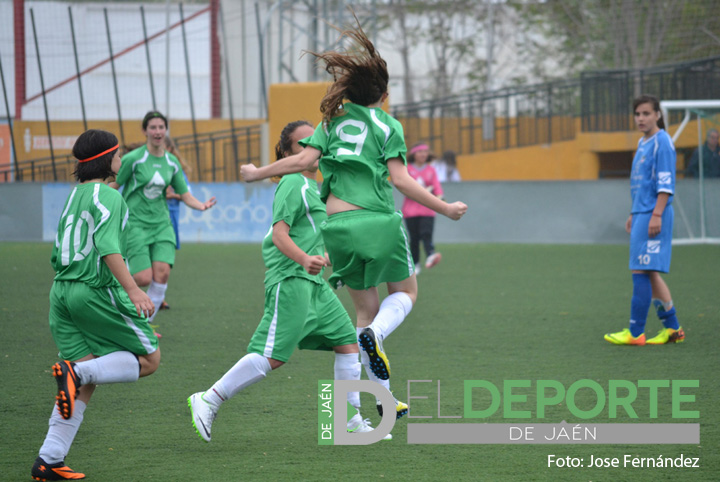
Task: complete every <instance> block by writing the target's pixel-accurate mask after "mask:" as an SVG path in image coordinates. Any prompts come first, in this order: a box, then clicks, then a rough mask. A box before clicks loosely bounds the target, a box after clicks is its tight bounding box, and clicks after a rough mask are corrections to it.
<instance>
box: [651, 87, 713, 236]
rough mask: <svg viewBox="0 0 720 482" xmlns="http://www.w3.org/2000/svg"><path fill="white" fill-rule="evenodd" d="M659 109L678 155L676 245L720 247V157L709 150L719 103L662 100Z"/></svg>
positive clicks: (674, 202)
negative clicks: (711, 245) (713, 245)
mask: <svg viewBox="0 0 720 482" xmlns="http://www.w3.org/2000/svg"><path fill="white" fill-rule="evenodd" d="M660 109H661V110H662V111H663V116H664V118H665V122H666V124H667V125H668V133H669V134H670V135H671V136H672V139H673V142H674V143H675V149H676V151H677V153H678V164H677V179H676V186H675V195H674V197H673V206H674V208H675V225H674V230H673V243H675V244H703V243H707V244H720V158H719V157H718V155H717V150H718V147H717V146H715V148H714V151H715V153H713V150H711V149H710V147H712V145H713V138H714V137H715V134H717V133H718V131H720V100H670V101H662V102H660ZM678 120H680V124H679V125H677V124H675V125H677V128H674V126H671V125H670V124H671V122H675V121H678ZM669 121H670V122H669ZM706 142H707V144H706Z"/></svg>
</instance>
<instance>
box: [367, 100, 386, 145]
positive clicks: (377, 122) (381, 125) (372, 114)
mask: <svg viewBox="0 0 720 482" xmlns="http://www.w3.org/2000/svg"><path fill="white" fill-rule="evenodd" d="M370 117H372V120H373V122H374V123H375V125H376V126H378V127H379V128H380V129H382V131H383V132H384V133H385V142H384V143H383V151H384V150H385V145H386V144H387V141H388V139H389V138H390V126H388V125H387V124H385V123H383V122H381V121H380V119H378V117H377V113H376V112H375V109H371V110H370Z"/></svg>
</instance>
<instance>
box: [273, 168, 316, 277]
mask: <svg viewBox="0 0 720 482" xmlns="http://www.w3.org/2000/svg"><path fill="white" fill-rule="evenodd" d="M325 219H327V213H326V210H325V205H324V204H323V203H322V202H321V201H320V192H319V191H318V185H317V182H315V181H314V180H313V179H308V178H307V177H305V176H303V175H302V174H289V175H287V176H283V178H282V179H281V180H280V184H278V187H277V189H276V190H275V199H274V200H273V220H272V224H273V226H274V225H275V224H276V223H278V222H280V221H285V222H286V223H287V225H288V226H290V239H292V240H293V242H294V243H295V244H296V245H297V246H298V247H299V248H300V249H302V250H303V251H305V252H306V253H307V254H309V255H310V256H314V255H318V254H319V255H324V254H325V251H324V249H325V248H324V247H323V240H322V234H320V224H321V223H322V222H323V221H324V220H325ZM262 253H263V261H264V262H265V267H266V268H267V271H266V272H265V286H271V285H274V284H276V283H278V282H280V281H282V280H284V279H286V278H290V277H298V278H305V279H308V280H311V281H315V282H316V283H324V279H323V277H322V272H320V274H317V275H311V274H308V272H307V271H305V268H303V267H302V266H301V265H299V264H298V263H296V262H295V261H293V260H292V259H290V258H288V257H287V256H285V255H284V254H283V253H282V252H280V250H279V249H278V248H277V247H276V246H275V244H274V243H273V240H272V226H271V227H270V231H269V232H268V233H267V235H266V236H265V239H263V243H262Z"/></svg>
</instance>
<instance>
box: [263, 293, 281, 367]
mask: <svg viewBox="0 0 720 482" xmlns="http://www.w3.org/2000/svg"><path fill="white" fill-rule="evenodd" d="M280 285H282V282H280V283H278V287H277V290H276V291H275V312H274V313H273V319H272V321H271V322H270V328H268V335H267V341H266V342H265V351H264V352H263V356H264V357H266V358H272V352H273V348H274V347H275V330H276V329H277V319H278V303H279V301H280Z"/></svg>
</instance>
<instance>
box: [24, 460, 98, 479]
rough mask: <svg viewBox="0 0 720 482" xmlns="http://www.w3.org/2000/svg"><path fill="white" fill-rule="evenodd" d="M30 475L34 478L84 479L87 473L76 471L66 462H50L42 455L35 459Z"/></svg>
mask: <svg viewBox="0 0 720 482" xmlns="http://www.w3.org/2000/svg"><path fill="white" fill-rule="evenodd" d="M30 475H31V476H32V478H33V479H34V480H41V481H47V480H79V479H84V478H85V474H81V473H80V472H75V471H74V470H73V469H71V468H70V467H68V466H67V465H65V462H64V461H62V462H58V463H56V464H48V463H47V462H45V461H44V460H43V459H42V457H38V458H36V459H35V463H34V464H33V467H32V470H31V471H30Z"/></svg>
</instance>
